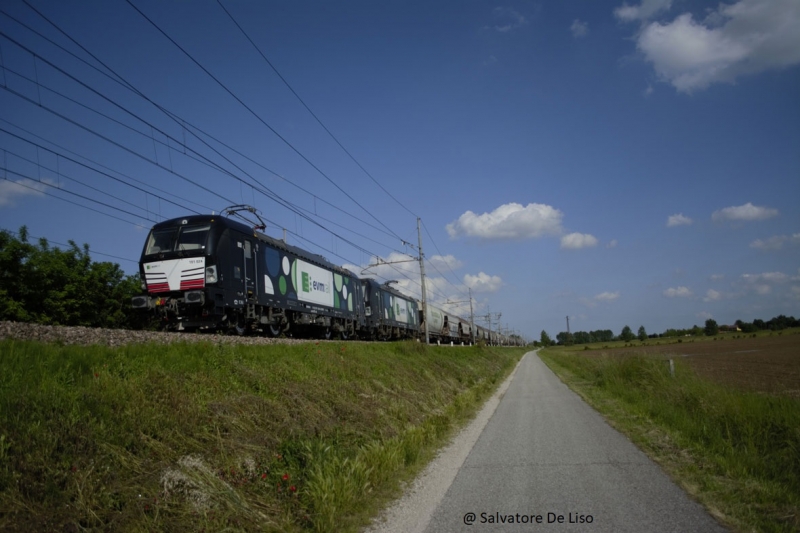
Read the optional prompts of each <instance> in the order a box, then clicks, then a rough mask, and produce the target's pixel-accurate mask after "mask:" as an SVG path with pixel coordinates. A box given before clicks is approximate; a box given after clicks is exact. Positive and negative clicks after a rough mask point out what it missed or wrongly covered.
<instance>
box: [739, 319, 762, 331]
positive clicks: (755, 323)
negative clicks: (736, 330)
mask: <svg viewBox="0 0 800 533" xmlns="http://www.w3.org/2000/svg"><path fill="white" fill-rule="evenodd" d="M753 327H755V328H756V329H757V330H762V329H767V324H766V323H765V322H764V321H763V320H761V319H760V318H757V319H755V320H753ZM742 329H744V328H742Z"/></svg>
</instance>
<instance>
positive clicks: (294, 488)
mask: <svg viewBox="0 0 800 533" xmlns="http://www.w3.org/2000/svg"><path fill="white" fill-rule="evenodd" d="M289 490H290V491H291V492H297V487H295V486H294V485H292V486H291V487H289Z"/></svg>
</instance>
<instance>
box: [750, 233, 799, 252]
mask: <svg viewBox="0 0 800 533" xmlns="http://www.w3.org/2000/svg"><path fill="white" fill-rule="evenodd" d="M786 243H789V244H800V233H795V234H794V235H791V236H789V235H775V236H773V237H770V238H769V239H767V240H765V241H762V240H761V239H756V240H754V241H753V242H751V243H750V248H755V249H757V250H780V249H781V248H783V245H784V244H786Z"/></svg>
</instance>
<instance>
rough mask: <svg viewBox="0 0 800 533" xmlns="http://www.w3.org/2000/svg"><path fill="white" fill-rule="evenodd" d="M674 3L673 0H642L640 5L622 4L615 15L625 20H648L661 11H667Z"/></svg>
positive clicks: (615, 11)
mask: <svg viewBox="0 0 800 533" xmlns="http://www.w3.org/2000/svg"><path fill="white" fill-rule="evenodd" d="M671 5H672V0H642V3H641V4H639V5H638V6H636V5H634V6H629V5H628V4H627V3H624V4H622V5H621V6H620V7H618V8H617V9H615V10H614V15H615V16H616V17H617V18H618V19H620V20H622V21H625V22H631V21H634V20H647V19H649V18H651V17H652V16H653V15H655V14H657V13H658V12H660V11H665V10H668V9H669V8H670V6H671Z"/></svg>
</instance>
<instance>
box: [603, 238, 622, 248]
mask: <svg viewBox="0 0 800 533" xmlns="http://www.w3.org/2000/svg"><path fill="white" fill-rule="evenodd" d="M617 244H619V243H618V242H617V239H613V240H612V241H611V242H609V243H608V244H606V248H616V247H617Z"/></svg>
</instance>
